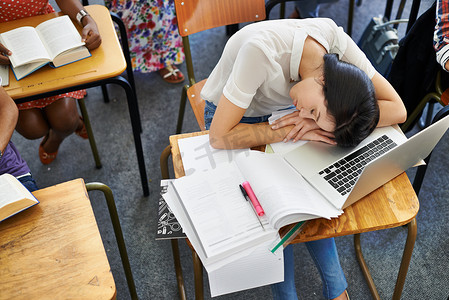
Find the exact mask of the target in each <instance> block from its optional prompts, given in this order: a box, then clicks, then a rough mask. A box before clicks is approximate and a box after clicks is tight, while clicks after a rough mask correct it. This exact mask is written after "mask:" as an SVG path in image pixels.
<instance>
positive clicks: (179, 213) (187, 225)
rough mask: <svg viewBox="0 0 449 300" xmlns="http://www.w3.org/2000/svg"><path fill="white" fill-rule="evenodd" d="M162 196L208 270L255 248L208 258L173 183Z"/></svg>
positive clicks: (229, 261) (238, 257) (247, 253)
mask: <svg viewBox="0 0 449 300" xmlns="http://www.w3.org/2000/svg"><path fill="white" fill-rule="evenodd" d="M162 196H163V197H164V200H165V202H167V204H168V205H169V207H170V209H171V210H172V212H173V213H174V214H175V216H176V219H177V220H178V222H179V224H181V226H182V228H183V231H184V232H185V234H186V235H187V238H188V239H189V241H190V243H191V244H192V246H193V248H194V249H195V251H196V253H197V254H198V256H199V257H200V260H201V262H202V263H203V266H204V268H205V269H206V270H207V271H208V272H212V271H214V270H217V269H219V268H221V267H223V266H225V265H227V264H229V263H231V262H233V261H235V260H237V259H240V258H242V257H245V256H248V255H249V254H250V253H251V252H252V251H253V249H251V248H249V249H246V250H243V251H240V252H237V253H235V254H232V255H230V256H227V257H225V258H221V259H207V258H206V255H205V253H204V251H203V247H202V246H201V242H200V240H199V239H198V236H197V233H196V231H195V229H194V228H193V227H192V224H191V222H190V220H189V218H188V217H187V215H186V214H185V212H184V209H183V208H182V205H181V204H180V202H179V201H180V200H179V198H178V197H177V195H176V192H175V190H174V187H173V185H172V184H169V186H168V189H167V192H166V193H165V194H163V195H162ZM276 237H279V235H278V234H274V237H273V239H272V240H275V239H276Z"/></svg>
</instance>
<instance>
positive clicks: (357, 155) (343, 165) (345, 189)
mask: <svg viewBox="0 0 449 300" xmlns="http://www.w3.org/2000/svg"><path fill="white" fill-rule="evenodd" d="M395 146H396V143H395V142H393V141H392V140H391V139H390V138H389V137H387V136H386V135H383V136H381V137H379V138H378V139H376V140H374V141H372V142H371V143H369V144H367V145H366V146H364V147H362V148H360V149H359V150H357V151H355V152H353V153H351V154H349V155H348V156H346V157H344V158H342V159H340V160H339V161H337V162H336V163H334V164H332V165H330V166H328V167H327V168H325V169H323V170H321V171H320V172H319V174H320V175H321V176H322V177H323V178H324V179H325V180H326V181H327V182H329V183H330V185H332V186H333V187H334V189H336V190H337V191H338V192H339V193H340V194H341V195H342V196H344V195H346V194H347V193H349V192H350V191H351V190H352V188H353V187H354V185H355V182H356V180H357V178H358V177H359V175H360V173H362V170H363V168H364V167H365V165H366V164H368V163H369V162H370V161H372V160H374V159H375V158H376V157H379V156H380V155H382V154H384V153H385V152H387V151H388V150H389V149H391V148H394V147H395Z"/></svg>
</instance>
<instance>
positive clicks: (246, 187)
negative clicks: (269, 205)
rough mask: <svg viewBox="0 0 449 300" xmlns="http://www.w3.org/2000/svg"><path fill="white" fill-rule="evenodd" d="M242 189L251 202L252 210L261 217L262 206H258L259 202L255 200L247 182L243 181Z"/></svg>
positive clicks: (262, 213) (262, 212)
mask: <svg viewBox="0 0 449 300" xmlns="http://www.w3.org/2000/svg"><path fill="white" fill-rule="evenodd" d="M242 186H243V188H244V189H245V191H246V193H247V194H248V197H249V199H250V200H251V203H252V204H253V206H254V209H255V210H256V212H257V214H258V215H259V216H263V215H264V214H265V212H264V211H263V208H262V206H260V203H259V200H257V197H256V195H255V194H254V192H253V189H252V188H251V185H249V182H248V181H245V182H244V183H242Z"/></svg>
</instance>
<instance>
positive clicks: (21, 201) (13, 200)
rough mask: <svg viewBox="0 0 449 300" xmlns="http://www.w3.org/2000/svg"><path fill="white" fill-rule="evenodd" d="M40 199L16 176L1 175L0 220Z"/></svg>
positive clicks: (36, 202)
mask: <svg viewBox="0 0 449 300" xmlns="http://www.w3.org/2000/svg"><path fill="white" fill-rule="evenodd" d="M38 203H39V201H38V200H37V199H36V198H35V197H34V196H33V194H31V193H30V192H29V191H28V190H27V189H26V188H25V187H24V186H23V185H22V184H21V183H20V181H19V180H17V179H16V178H15V177H14V176H12V175H10V174H3V175H1V176H0V221H3V220H4V219H6V218H9V217H11V216H13V215H15V214H17V213H19V212H21V211H22V210H25V209H27V208H29V207H31V206H33V205H36V204H38Z"/></svg>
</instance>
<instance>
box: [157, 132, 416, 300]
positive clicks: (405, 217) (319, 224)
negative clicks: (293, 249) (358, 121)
mask: <svg viewBox="0 0 449 300" xmlns="http://www.w3.org/2000/svg"><path fill="white" fill-rule="evenodd" d="M207 133H208V132H207V131H202V132H195V133H186V134H179V135H172V136H170V146H171V154H172V158H173V168H174V173H175V177H176V178H179V177H182V176H184V175H185V173H184V167H183V165H182V160H181V154H180V151H179V146H178V140H179V139H182V138H186V137H192V136H198V135H203V134H207ZM161 160H162V158H161ZM418 210H419V201H418V197H417V196H416V194H415V191H414V190H413V187H412V185H411V184H410V181H409V179H408V177H407V175H406V174H405V173H402V174H401V175H399V176H398V177H396V178H394V179H392V180H391V181H390V182H388V183H386V184H385V185H383V186H382V187H380V188H378V189H377V190H375V191H373V192H372V193H370V194H368V195H367V196H365V197H364V198H362V199H360V200H359V201H357V202H356V203H354V204H353V205H351V206H349V207H347V208H346V209H345V210H344V214H342V215H341V216H340V217H339V218H334V219H331V220H327V219H315V220H310V221H308V222H307V225H306V226H305V227H304V229H303V230H302V231H301V232H300V233H299V235H298V236H297V237H296V238H295V239H294V240H293V241H292V243H300V242H306V241H312V240H318V239H323V238H330V237H338V236H343V235H355V236H354V242H355V247H356V254H357V259H358V260H359V264H360V266H361V268H362V272H363V274H364V276H365V279H366V280H367V282H368V285H369V287H370V290H371V293H372V295H373V297H374V298H375V299H380V298H379V294H378V293H377V290H376V287H375V285H374V282H373V280H372V278H371V275H370V273H369V270H368V267H367V265H366V263H365V261H364V259H363V255H362V252H361V247H360V233H363V232H369V231H374V230H381V229H386V228H393V227H398V226H402V225H405V224H408V230H409V234H408V237H407V241H406V245H405V248H404V253H403V258H402V262H401V266H400V270H399V273H398V279H397V282H396V287H395V291H394V294H393V299H400V297H401V293H402V288H403V286H404V282H405V277H406V275H407V270H408V266H409V263H410V259H411V255H412V252H413V246H414V243H415V240H416V231H417V228H416V220H415V216H416V214H417V213H418ZM293 226H294V224H292V225H288V226H285V227H284V228H281V230H280V234H281V236H282V235H283V234H285V233H286V232H287V231H288V230H289V229H290V228H292V227H293ZM195 255H196V254H194V263H195V264H199V263H200V260H199V259H198V257H195ZM195 271H196V272H195V280H198V281H200V282H199V283H197V282H196V283H195V286H196V290H197V289H199V288H201V289H202V285H203V284H202V275H201V272H202V268H200V267H196V268H195ZM197 273H199V274H197ZM196 292H197V293H198V294H197V296H198V295H200V296H198V298H202V291H199V292H198V291H196Z"/></svg>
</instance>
